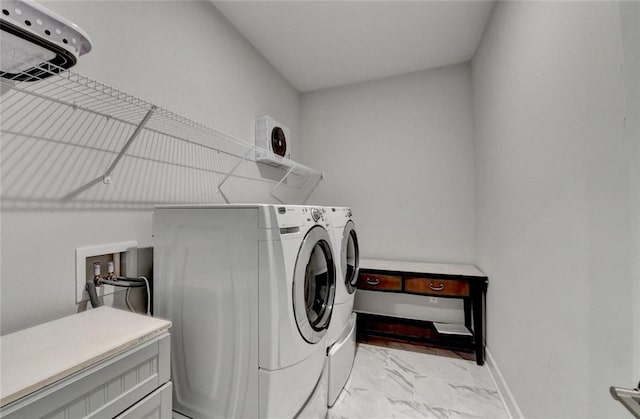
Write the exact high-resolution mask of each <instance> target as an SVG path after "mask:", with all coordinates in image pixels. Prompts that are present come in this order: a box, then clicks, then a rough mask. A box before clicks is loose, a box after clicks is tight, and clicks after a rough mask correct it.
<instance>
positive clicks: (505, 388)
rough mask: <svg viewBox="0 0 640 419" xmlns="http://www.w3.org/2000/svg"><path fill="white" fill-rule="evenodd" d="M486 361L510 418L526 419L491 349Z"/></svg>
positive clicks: (487, 352) (487, 351) (487, 353)
mask: <svg viewBox="0 0 640 419" xmlns="http://www.w3.org/2000/svg"><path fill="white" fill-rule="evenodd" d="M485 360H486V362H487V367H488V370H489V375H491V378H492V379H493V382H494V383H495V385H496V389H498V393H500V398H501V399H502V402H503V403H504V406H505V407H506V408H507V412H509V416H510V417H511V419H525V418H524V415H523V414H522V411H521V410H520V406H518V402H516V399H515V398H514V397H513V393H511V390H510V389H509V385H508V384H507V382H506V381H505V379H504V377H503V376H502V373H501V372H500V369H499V368H498V365H497V364H496V361H495V360H494V359H493V356H491V352H490V351H489V349H487V350H486V357H485Z"/></svg>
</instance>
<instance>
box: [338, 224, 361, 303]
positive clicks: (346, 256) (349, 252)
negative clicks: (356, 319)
mask: <svg viewBox="0 0 640 419" xmlns="http://www.w3.org/2000/svg"><path fill="white" fill-rule="evenodd" d="M341 249H342V252H341V253H342V254H341V255H340V263H341V264H342V272H344V278H342V279H343V280H344V285H345V288H346V289H347V292H348V293H349V294H353V293H354V292H355V291H356V284H357V283H358V270H359V269H360V249H359V248H358V235H357V234H356V229H355V224H353V221H349V222H347V225H346V226H345V227H344V230H343V232H342V246H341Z"/></svg>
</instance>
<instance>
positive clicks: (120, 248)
mask: <svg viewBox="0 0 640 419" xmlns="http://www.w3.org/2000/svg"><path fill="white" fill-rule="evenodd" d="M137 247H138V242H136V241H128V242H121V243H112V244H105V245H99V246H90V247H79V248H77V249H76V304H79V303H81V302H83V301H87V300H89V294H87V291H86V290H85V284H86V282H87V278H86V275H87V272H86V271H87V267H86V263H87V262H86V260H87V258H90V257H92V256H100V255H111V254H114V253H123V252H126V251H128V250H133V249H136V248H137ZM129 268H130V269H131V270H132V271H136V270H137V269H135V266H129ZM104 269H105V270H106V266H105V267H104ZM100 288H102V289H99V291H98V295H99V296H100V297H102V296H104V295H109V294H113V293H114V292H115V287H113V286H110V285H103V286H102V287H100Z"/></svg>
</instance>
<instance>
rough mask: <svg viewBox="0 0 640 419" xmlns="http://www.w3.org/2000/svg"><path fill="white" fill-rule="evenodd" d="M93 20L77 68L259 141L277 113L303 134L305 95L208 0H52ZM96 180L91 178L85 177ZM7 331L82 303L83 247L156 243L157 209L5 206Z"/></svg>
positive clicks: (80, 18)
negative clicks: (261, 123) (258, 125)
mask: <svg viewBox="0 0 640 419" xmlns="http://www.w3.org/2000/svg"><path fill="white" fill-rule="evenodd" d="M46 6H47V7H49V8H50V9H52V10H54V11H56V12H58V13H60V14H62V15H63V16H65V17H67V18H69V19H71V20H72V21H74V22H76V23H77V24H78V25H80V26H81V27H82V28H83V29H85V30H86V31H87V32H88V33H89V34H90V36H91V38H92V40H93V45H94V48H93V51H91V53H89V54H88V55H86V56H84V57H82V58H81V60H80V63H79V65H78V66H77V67H76V71H78V72H80V73H82V74H84V75H86V76H89V77H91V78H94V79H97V80H99V81H102V82H104V83H107V84H110V85H112V86H114V87H117V88H119V89H121V90H124V91H126V92H128V93H130V94H133V95H136V96H139V97H141V98H143V99H146V100H148V101H151V102H153V103H155V104H157V105H160V106H162V107H165V108H168V109H170V110H173V111H175V112H178V113H180V114H183V115H184V116H187V117H189V118H193V119H195V120H197V121H200V122H203V123H205V124H207V125H210V126H212V127H215V128H218V129H220V130H222V131H225V132H228V133H230V134H232V135H234V136H236V137H239V138H242V139H245V140H247V141H250V142H252V141H253V130H254V118H255V116H256V115H261V114H269V115H272V116H274V117H276V118H277V119H278V120H279V121H281V122H282V123H284V124H287V125H288V126H289V127H290V128H291V129H292V131H293V133H294V134H296V133H298V131H299V130H298V120H299V114H298V112H299V107H300V97H299V94H298V93H297V92H296V91H295V89H293V87H291V86H290V85H289V83H288V82H286V80H285V79H284V78H283V77H282V76H280V75H279V74H278V73H277V72H276V70H275V69H274V68H273V67H272V66H271V65H270V64H268V63H267V61H266V60H264V59H263V57H262V56H261V55H259V54H258V53H257V52H256V51H255V50H254V48H253V47H252V46H250V44H249V43H248V42H247V41H246V40H245V39H244V38H243V37H242V36H240V35H239V34H238V32H237V31H236V30H235V29H233V28H232V27H231V26H230V25H229V24H228V22H227V21H226V20H225V19H224V18H223V17H222V16H221V15H220V14H219V13H218V11H217V10H216V9H215V8H214V7H213V6H212V5H211V4H210V3H209V2H206V1H205V2H193V1H188V2H94V1H91V2H59V3H58V2H55V3H54V2H47V3H46ZM87 180H89V179H87ZM1 238H2V268H1V278H2V284H1V285H2V286H1V290H2V295H1V304H0V305H1V333H2V334H6V333H10V332H12V331H15V330H18V329H20V328H24V327H27V326H30V325H34V324H38V323H42V322H44V321H47V320H51V319H54V318H57V317H61V316H64V315H68V314H70V313H73V312H75V311H76V310H77V309H78V307H77V306H76V304H75V288H74V287H75V285H74V284H75V266H74V263H75V262H74V257H75V256H74V255H75V253H74V251H75V248H76V247H79V246H87V245H96V244H105V243H111V242H119V241H126V240H137V241H138V243H139V245H140V246H149V245H151V213H150V212H143V211H140V212H135V211H134V212H127V211H116V210H114V211H65V210H59V211H46V210H41V211H31V212H25V211H3V213H2V237H1Z"/></svg>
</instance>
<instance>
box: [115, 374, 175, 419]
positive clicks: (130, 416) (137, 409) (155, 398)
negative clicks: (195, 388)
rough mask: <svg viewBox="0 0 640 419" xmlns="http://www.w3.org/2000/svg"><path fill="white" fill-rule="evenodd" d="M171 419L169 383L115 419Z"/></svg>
mask: <svg viewBox="0 0 640 419" xmlns="http://www.w3.org/2000/svg"><path fill="white" fill-rule="evenodd" d="M170 417H171V383H170V382H169V383H166V384H165V385H163V386H162V387H160V388H159V389H157V390H156V391H154V392H153V393H151V394H149V395H148V396H147V397H145V398H144V399H142V400H140V401H139V402H138V403H136V404H135V405H133V406H131V407H130V408H129V409H127V410H125V411H124V412H122V413H121V414H120V415H118V416H116V417H115V419H165V418H170Z"/></svg>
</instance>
